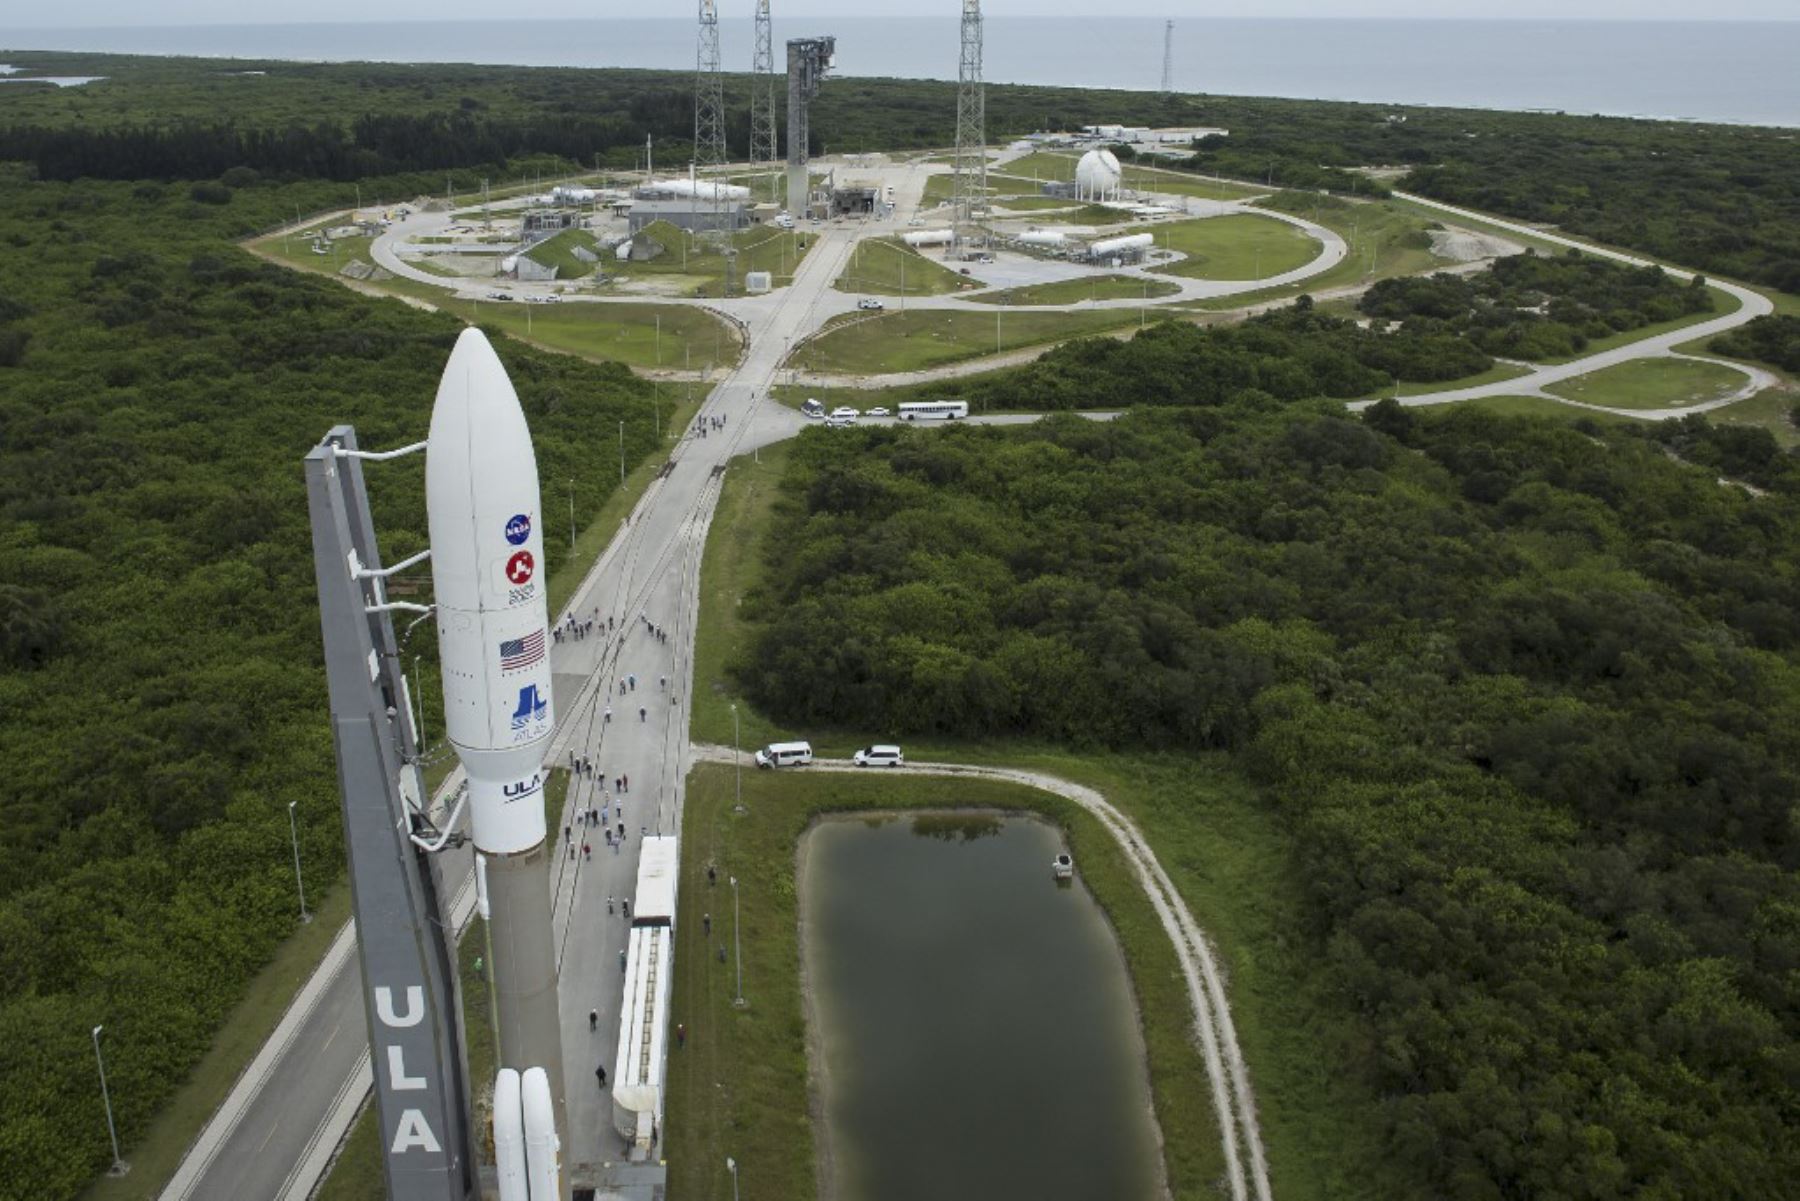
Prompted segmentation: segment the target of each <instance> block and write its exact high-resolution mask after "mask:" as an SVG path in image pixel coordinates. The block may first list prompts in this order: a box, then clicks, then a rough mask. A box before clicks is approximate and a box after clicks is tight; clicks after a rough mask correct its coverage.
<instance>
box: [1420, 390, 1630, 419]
mask: <svg viewBox="0 0 1800 1201" xmlns="http://www.w3.org/2000/svg"><path fill="white" fill-rule="evenodd" d="M1456 405H1457V406H1458V407H1459V408H1460V407H1461V406H1463V405H1470V406H1472V407H1474V408H1478V409H1487V410H1488V411H1490V412H1494V413H1504V414H1506V415H1507V416H1509V417H1552V418H1555V419H1556V420H1558V421H1596V422H1599V423H1600V424H1602V425H1608V424H1616V423H1619V422H1625V421H1638V420H1642V419H1641V418H1637V417H1626V416H1624V415H1623V414H1619V413H1596V412H1595V411H1594V410H1592V409H1582V408H1577V407H1576V406H1574V405H1568V404H1564V403H1563V402H1562V401H1560V400H1552V399H1550V398H1549V397H1547V396H1483V397H1480V398H1479V399H1476V400H1459V401H1457V402H1456Z"/></svg>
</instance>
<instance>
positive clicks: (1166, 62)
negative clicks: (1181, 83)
mask: <svg viewBox="0 0 1800 1201" xmlns="http://www.w3.org/2000/svg"><path fill="white" fill-rule="evenodd" d="M1174 92H1175V22H1173V21H1164V22H1163V85H1162V94H1163V95H1165V96H1169V95H1173V94H1174Z"/></svg>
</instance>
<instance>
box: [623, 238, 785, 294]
mask: <svg viewBox="0 0 1800 1201" xmlns="http://www.w3.org/2000/svg"><path fill="white" fill-rule="evenodd" d="M639 236H640V237H643V236H648V237H650V238H652V239H654V240H655V241H656V242H658V243H660V244H661V245H662V247H663V253H662V254H660V255H658V256H657V257H655V258H653V259H648V260H646V261H644V262H641V263H635V262H634V263H618V264H616V265H615V268H614V269H615V270H616V271H617V273H618V278H620V279H636V278H642V277H644V276H655V277H660V278H665V279H668V280H672V281H679V283H680V284H681V295H683V296H723V295H724V294H725V256H724V255H723V254H722V253H720V251H719V250H718V248H717V243H716V242H714V241H712V240H709V239H705V238H701V237H698V236H696V235H694V234H692V233H689V232H688V231H687V230H684V229H679V228H677V227H676V226H674V225H671V224H669V223H668V222H667V221H652V222H651V223H650V224H649V225H646V226H645V227H644V228H643V229H642V230H641V231H639ZM812 241H813V239H812V238H811V237H809V236H808V235H807V233H806V232H805V231H804V230H782V229H774V228H769V227H766V226H764V227H758V228H754V229H746V230H742V231H740V232H738V233H736V234H733V235H732V244H733V245H734V246H735V247H736V248H737V265H736V272H735V274H736V279H737V283H736V286H737V289H738V291H739V292H742V290H743V287H744V276H746V275H748V274H749V273H750V272H752V271H767V272H768V273H769V274H770V275H772V276H774V283H775V286H776V287H781V286H783V285H785V284H789V283H792V282H793V280H794V272H795V270H796V269H798V267H799V266H800V260H801V259H802V258H804V257H805V256H806V249H807V247H808V246H810V245H811V244H812Z"/></svg>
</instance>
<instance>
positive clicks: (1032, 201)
mask: <svg viewBox="0 0 1800 1201" xmlns="http://www.w3.org/2000/svg"><path fill="white" fill-rule="evenodd" d="M1068 207H1070V204H1069V201H1067V200H1058V199H1057V198H1056V197H1054V196H1009V197H1007V198H1006V199H1004V200H999V201H996V202H995V208H996V210H998V211H997V212H996V215H1000V213H1003V212H1007V211H1010V212H1020V213H1023V212H1036V211H1038V210H1039V209H1066V208H1068Z"/></svg>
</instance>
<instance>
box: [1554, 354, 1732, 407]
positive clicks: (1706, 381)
mask: <svg viewBox="0 0 1800 1201" xmlns="http://www.w3.org/2000/svg"><path fill="white" fill-rule="evenodd" d="M1743 386H1744V373H1743V372H1741V371H1736V370H1733V369H1732V368H1730V367H1727V366H1725V365H1723V364H1721V363H1705V362H1695V361H1693V360H1691V359H1666V358H1656V359H1634V360H1633V361H1631V362H1628V363H1621V364H1619V365H1618V366H1617V367H1608V368H1606V369H1605V370H1604V371H1596V372H1593V373H1591V374H1589V375H1583V376H1578V377H1576V378H1575V379H1572V380H1567V381H1565V382H1563V383H1560V384H1551V385H1550V386H1549V387H1548V388H1546V389H1545V391H1547V392H1553V393H1555V394H1556V395H1557V396H1562V397H1566V398H1567V399H1569V400H1579V401H1582V402H1584V403H1586V404H1593V405H1605V406H1606V407H1607V408H1612V409H1673V408H1681V407H1683V406H1686V405H1692V404H1701V403H1704V402H1705V401H1709V400H1717V399H1719V398H1720V397H1722V396H1726V395H1729V394H1730V393H1732V392H1735V391H1737V390H1738V389H1739V388H1741V387H1743Z"/></svg>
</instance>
